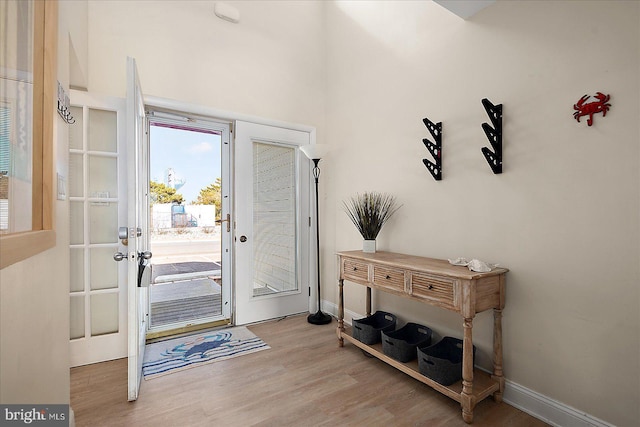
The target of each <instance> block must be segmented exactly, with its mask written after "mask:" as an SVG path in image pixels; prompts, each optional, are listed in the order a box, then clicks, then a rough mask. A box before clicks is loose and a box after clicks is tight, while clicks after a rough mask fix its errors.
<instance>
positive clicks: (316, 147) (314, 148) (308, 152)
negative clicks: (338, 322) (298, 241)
mask: <svg viewBox="0 0 640 427" xmlns="http://www.w3.org/2000/svg"><path fill="white" fill-rule="evenodd" d="M300 150H301V151H302V152H303V153H304V154H305V156H307V157H308V158H309V160H311V161H313V177H314V178H315V181H316V271H317V272H318V311H317V312H316V313H314V314H310V315H309V316H308V317H307V322H309V323H313V324H314V325H326V324H327V323H331V316H330V315H328V314H326V313H323V312H322V310H320V229H319V227H318V222H319V220H320V219H319V218H318V178H319V177H320V168H319V167H318V163H320V159H322V157H323V156H325V155H326V154H327V152H328V151H329V150H328V146H327V145H325V144H312V145H304V146H302V147H300Z"/></svg>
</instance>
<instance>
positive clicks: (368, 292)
mask: <svg viewBox="0 0 640 427" xmlns="http://www.w3.org/2000/svg"><path fill="white" fill-rule="evenodd" d="M366 305H367V317H369V316H371V288H370V287H368V286H367V299H366Z"/></svg>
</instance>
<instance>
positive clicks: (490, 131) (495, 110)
mask: <svg viewBox="0 0 640 427" xmlns="http://www.w3.org/2000/svg"><path fill="white" fill-rule="evenodd" d="M482 105H483V106H484V109H485V110H486V111H487V114H488V115H489V118H490V119H491V124H492V125H493V127H491V126H489V124H488V123H483V124H482V129H484V133H485V134H486V135H487V139H489V142H490V143H491V147H493V151H491V150H490V149H489V148H487V147H482V154H484V158H485V159H487V163H489V166H490V167H491V170H492V171H493V173H495V174H498V173H502V104H498V105H493V104H492V103H491V101H489V100H488V99H487V98H484V99H483V100H482Z"/></svg>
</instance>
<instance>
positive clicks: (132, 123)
mask: <svg viewBox="0 0 640 427" xmlns="http://www.w3.org/2000/svg"><path fill="white" fill-rule="evenodd" d="M147 151H148V145H147V143H146V121H145V112H144V100H143V97H142V89H141V88H140V81H139V80H138V70H137V68H136V61H135V59H133V58H127V175H128V183H127V190H128V191H127V192H128V226H127V228H126V229H121V233H122V234H123V237H127V238H128V246H127V251H128V253H127V263H128V272H127V273H128V278H127V285H128V290H129V292H128V295H129V299H128V312H129V323H128V333H129V346H128V347H129V353H128V359H129V380H128V396H129V401H132V400H136V399H137V398H138V392H139V389H140V379H141V378H142V361H143V358H144V347H145V339H146V331H147V326H146V319H147V314H148V313H147V311H148V304H147V299H148V289H149V288H148V284H149V277H150V275H149V273H148V269H146V268H145V266H146V264H147V263H148V259H149V258H151V252H149V250H148V249H149V235H148V230H149V227H148V222H149V213H148V212H149V210H148V206H147V205H148V194H149V157H148V152H147ZM125 233H126V235H125Z"/></svg>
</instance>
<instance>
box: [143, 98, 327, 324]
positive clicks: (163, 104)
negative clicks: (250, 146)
mask: <svg viewBox="0 0 640 427" xmlns="http://www.w3.org/2000/svg"><path fill="white" fill-rule="evenodd" d="M144 101H145V105H147V106H149V107H152V108H158V109H166V110H173V111H181V112H184V113H187V114H194V115H199V116H203V117H208V118H212V119H216V120H221V121H228V122H231V123H234V122H235V121H245V122H250V123H256V124H262V125H267V126H274V127H280V128H284V129H292V130H298V131H303V132H308V133H309V143H310V144H315V143H316V128H315V127H313V126H308V125H302V124H296V123H290V122H284V121H280V120H272V119H267V118H264V117H258V116H252V115H248V114H241V113H237V112H233V111H227V110H221V109H217V108H211V107H206V106H202V105H196V104H191V103H187V102H181V101H175V100H172V99H168V98H161V97H155V96H145V97H144ZM232 133H234V132H233V129H232ZM231 143H232V144H233V138H232V142H231ZM233 153H234V150H233V149H232V150H231V157H230V162H231V164H232V165H233V164H234V162H235V159H234V154H233ZM231 176H233V173H231ZM309 181H310V183H309V189H308V194H313V191H314V189H313V188H312V182H311V181H312V180H309ZM230 191H232V192H233V191H234V187H233V186H231V190H230ZM309 199H310V201H311V202H310V203H311V204H313V201H312V199H313V198H312V197H309ZM309 209H310V212H311V213H312V215H313V212H314V211H313V210H312V206H310V207H309ZM231 218H232V220H233V222H234V227H232V229H231V232H232V234H234V233H235V212H231ZM234 237H235V235H234V236H232V238H234ZM311 240H312V241H313V240H314V239H311ZM315 259H316V248H315V245H313V244H311V247H310V252H309V263H310V265H309V268H308V272H309V277H308V278H307V280H308V282H309V284H310V290H311V296H310V297H309V312H314V311H315V302H314V301H317V299H318V296H317V286H311V284H314V283H316V278H315V277H316V265H315V261H314V260H315ZM234 268H235V267H234ZM230 279H231V283H235V272H234V271H232V272H231V277H230Z"/></svg>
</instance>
